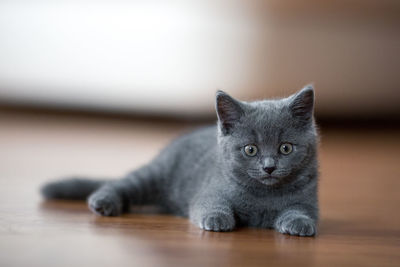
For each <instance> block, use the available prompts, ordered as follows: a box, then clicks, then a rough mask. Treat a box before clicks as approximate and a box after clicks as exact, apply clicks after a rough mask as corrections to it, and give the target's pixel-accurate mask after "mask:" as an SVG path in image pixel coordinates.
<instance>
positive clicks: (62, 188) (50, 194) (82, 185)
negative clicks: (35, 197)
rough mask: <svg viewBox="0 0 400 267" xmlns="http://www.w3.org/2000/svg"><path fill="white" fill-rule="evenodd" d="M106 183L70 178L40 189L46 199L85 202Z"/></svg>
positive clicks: (103, 181)
mask: <svg viewBox="0 0 400 267" xmlns="http://www.w3.org/2000/svg"><path fill="white" fill-rule="evenodd" d="M105 183H106V180H89V179H81V178H70V179H64V180H60V181H54V182H50V183H47V184H45V185H44V186H43V187H42V188H41V189H40V191H41V193H42V195H43V196H44V197H45V198H47V199H75V200H85V199H86V198H87V197H88V196H89V195H90V194H91V193H92V192H94V191H95V190H97V189H98V188H99V187H100V186H102V185H103V184H105Z"/></svg>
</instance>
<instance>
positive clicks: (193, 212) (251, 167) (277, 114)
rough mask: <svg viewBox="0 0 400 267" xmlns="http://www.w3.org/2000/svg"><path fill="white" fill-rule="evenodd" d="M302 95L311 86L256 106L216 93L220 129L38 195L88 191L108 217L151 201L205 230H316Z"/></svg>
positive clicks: (307, 114) (311, 141)
mask: <svg viewBox="0 0 400 267" xmlns="http://www.w3.org/2000/svg"><path fill="white" fill-rule="evenodd" d="M310 92H311V95H310ZM305 93H306V95H304V94H305ZM307 97H311V98H312V97H313V91H312V88H306V89H303V91H301V92H300V93H299V94H298V95H296V96H292V97H291V98H287V99H283V100H274V101H260V102H253V103H244V102H239V101H236V100H234V99H232V98H230V97H229V96H228V95H226V94H224V93H222V92H220V93H218V95H217V114H218V117H219V123H218V126H213V127H207V128H204V129H200V130H197V131H195V132H193V133H191V134H187V135H185V136H182V137H181V138H178V139H177V140H175V141H174V142H172V143H171V144H170V145H169V146H167V147H166V148H165V149H164V150H163V151H162V152H161V153H160V154H159V155H158V156H157V157H156V158H155V159H154V160H153V161H152V162H150V163H149V164H147V165H145V166H143V167H141V168H140V169H138V170H136V171H133V172H132V173H129V174H128V175H127V176H126V177H124V178H123V179H120V180H113V181H98V182H96V181H88V180H85V179H69V180H63V181H61V182H54V183H50V184H48V185H46V186H45V187H44V188H43V193H44V195H45V196H47V197H48V198H77V199H82V198H86V197H87V196H89V194H90V196H89V198H88V202H89V207H90V209H91V210H92V211H94V212H95V213H98V214H100V215H106V216H113V215H119V214H120V213H121V212H123V211H127V210H128V209H129V207H130V206H131V205H132V204H136V205H140V204H156V205H159V206H160V207H162V208H163V209H164V210H165V211H166V212H169V213H172V214H176V215H181V216H188V217H189V218H190V219H191V221H192V222H193V223H195V224H196V225H198V226H199V227H201V228H203V229H206V230H213V231H228V230H232V229H233V228H234V227H236V226H241V225H243V226H255V227H265V228H275V229H277V230H278V231H280V232H282V233H289V234H294V235H302V236H308V235H314V234H315V232H316V222H317V219H318V200H317V158H316V142H317V135H316V130H315V125H314V122H313V120H312V105H313V99H311V102H310V99H308V98H307ZM303 98H304V99H303ZM297 100H301V101H302V102H299V103H295V102H296V101H297ZM303 100H304V101H303ZM307 101H308V102H307ZM293 103H295V104H296V106H295V107H293ZM304 104H305V105H304ZM291 105H292V106H291ZM307 105H308V106H307ZM310 105H311V109H310ZM294 108H299V109H294ZM294 111H295V113H294ZM296 116H298V117H296ZM289 141H290V142H291V143H293V152H292V154H293V155H280V154H279V153H277V152H276V150H277V149H276V148H277V146H278V147H279V144H281V143H282V142H289ZM247 144H256V145H257V147H258V151H259V152H258V154H257V155H256V156H252V157H248V156H246V154H244V152H243V147H244V146H246V145H247ZM290 156H291V157H292V158H289V157H290ZM271 161H273V162H274V171H273V172H272V174H271V175H268V174H267V173H265V172H264V171H263V168H264V167H265V166H264V165H265V164H271ZM92 192H93V193H92Z"/></svg>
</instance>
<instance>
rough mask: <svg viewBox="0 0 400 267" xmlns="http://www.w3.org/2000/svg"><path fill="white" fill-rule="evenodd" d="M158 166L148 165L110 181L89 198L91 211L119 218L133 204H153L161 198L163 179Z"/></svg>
mask: <svg viewBox="0 0 400 267" xmlns="http://www.w3.org/2000/svg"><path fill="white" fill-rule="evenodd" d="M160 174H161V173H160V169H159V168H158V167H157V165H151V164H149V165H146V166H144V167H142V168H140V169H138V170H135V171H133V172H131V173H129V174H128V175H127V176H125V177H124V178H123V179H120V180H115V181H109V182H107V183H106V184H104V185H103V186H102V187H100V188H99V189H98V190H97V191H95V192H94V193H93V194H91V195H90V196H89V198H88V205H89V208H90V210H92V211H93V212H94V213H97V214H99V215H103V216H118V215H120V214H121V213H122V212H124V211H128V210H129V208H130V206H131V205H132V204H153V203H155V202H156V201H157V200H158V198H159V197H160V192H161V186H162V181H161V180H162V179H161V175H160Z"/></svg>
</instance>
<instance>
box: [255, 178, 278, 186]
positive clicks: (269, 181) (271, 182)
mask: <svg viewBox="0 0 400 267" xmlns="http://www.w3.org/2000/svg"><path fill="white" fill-rule="evenodd" d="M256 180H257V181H259V182H260V183H262V184H264V185H274V184H276V183H278V182H279V179H278V178H275V177H266V178H260V179H256Z"/></svg>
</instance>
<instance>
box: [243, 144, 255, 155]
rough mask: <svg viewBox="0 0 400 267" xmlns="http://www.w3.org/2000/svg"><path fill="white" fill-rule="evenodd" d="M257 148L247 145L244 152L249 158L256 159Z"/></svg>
mask: <svg viewBox="0 0 400 267" xmlns="http://www.w3.org/2000/svg"><path fill="white" fill-rule="evenodd" d="M257 151H258V149H257V147H256V146H255V145H247V146H245V147H244V152H245V153H246V155H247V156H249V157H254V156H255V155H256V154H257Z"/></svg>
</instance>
